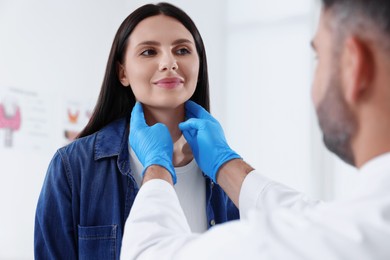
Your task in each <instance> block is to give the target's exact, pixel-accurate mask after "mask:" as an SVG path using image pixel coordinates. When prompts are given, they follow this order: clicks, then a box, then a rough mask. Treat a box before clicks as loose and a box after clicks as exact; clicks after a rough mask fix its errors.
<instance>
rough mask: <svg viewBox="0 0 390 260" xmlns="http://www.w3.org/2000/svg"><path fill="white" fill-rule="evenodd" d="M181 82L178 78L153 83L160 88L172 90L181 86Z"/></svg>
mask: <svg viewBox="0 0 390 260" xmlns="http://www.w3.org/2000/svg"><path fill="white" fill-rule="evenodd" d="M183 82H184V81H183V80H182V79H180V78H164V79H160V80H158V81H156V82H154V84H156V85H157V86H158V87H161V88H166V89H173V88H176V87H178V86H180V85H181V84H183Z"/></svg>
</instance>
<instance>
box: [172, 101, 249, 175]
mask: <svg viewBox="0 0 390 260" xmlns="http://www.w3.org/2000/svg"><path fill="white" fill-rule="evenodd" d="M185 106H186V116H187V118H189V119H188V120H187V121H186V122H183V123H180V124H179V128H180V129H181V131H182V132H183V135H184V137H185V138H186V140H187V142H188V143H189V145H190V146H191V149H192V153H193V155H194V157H195V160H196V162H197V163H198V165H199V167H200V168H201V169H202V171H203V172H204V173H205V174H206V175H207V176H209V177H210V178H211V179H212V180H213V181H214V182H215V183H217V180H216V178H217V176H216V175H217V173H218V170H219V168H220V167H221V166H222V165H223V164H224V163H226V162H228V161H230V160H232V159H236V158H241V157H240V156H239V155H238V154H237V153H236V152H234V151H233V150H232V149H231V148H230V147H229V145H228V144H227V142H226V139H225V135H224V133H223V129H222V127H221V125H220V124H219V122H218V121H217V120H216V119H215V118H214V117H212V116H211V115H210V114H209V113H208V112H207V111H206V110H205V109H204V108H203V107H201V106H199V105H198V104H196V103H195V102H192V101H188V102H186V104H185Z"/></svg>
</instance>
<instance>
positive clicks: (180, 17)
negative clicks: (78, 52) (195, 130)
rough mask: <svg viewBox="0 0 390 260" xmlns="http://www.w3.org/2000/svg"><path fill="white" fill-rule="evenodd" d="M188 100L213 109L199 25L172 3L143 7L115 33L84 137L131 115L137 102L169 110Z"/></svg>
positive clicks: (130, 16) (133, 13)
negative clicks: (210, 102)
mask: <svg viewBox="0 0 390 260" xmlns="http://www.w3.org/2000/svg"><path fill="white" fill-rule="evenodd" d="M189 99H190V100H193V101H194V102H196V103H198V104H199V105H201V106H202V107H204V108H205V109H206V110H209V106H210V105H209V82H208V72H207V60H206V52H205V48H204V44H203V40H202V38H201V36H200V33H199V31H198V29H197V28H196V26H195V24H194V22H193V21H192V20H191V18H190V17H189V16H188V15H187V14H186V13H185V12H184V11H182V10H181V9H179V8H177V7H175V6H173V5H171V4H168V3H159V4H147V5H144V6H141V7H140V8H138V9H136V10H135V11H134V12H132V13H131V14H130V15H129V16H128V17H127V18H126V19H125V20H124V21H123V22H122V24H121V25H120V27H119V29H118V31H117V33H116V35H115V38H114V41H113V44H112V47H111V51H110V54H109V59H108V62H107V66H106V72H105V76H104V80H103V84H102V88H101V91H100V95H99V98H98V102H97V105H96V107H95V110H94V113H93V115H92V117H91V120H90V122H89V124H88V125H89V126H91V127H89V128H90V130H89V131H87V132H85V131H84V132H85V133H82V134H81V136H83V134H87V133H92V132H95V131H96V130H98V129H100V128H101V127H103V126H104V125H106V124H108V123H109V122H111V121H113V120H115V119H118V118H121V117H126V116H128V115H129V111H131V109H132V108H133V106H134V104H135V102H136V100H138V101H140V102H141V103H143V104H144V105H147V106H152V107H154V108H161V109H164V108H176V107H178V106H183V105H184V102H185V101H187V100H189ZM183 108H184V106H183ZM92 126H94V127H92ZM87 128H88V126H87ZM87 128H86V129H87Z"/></svg>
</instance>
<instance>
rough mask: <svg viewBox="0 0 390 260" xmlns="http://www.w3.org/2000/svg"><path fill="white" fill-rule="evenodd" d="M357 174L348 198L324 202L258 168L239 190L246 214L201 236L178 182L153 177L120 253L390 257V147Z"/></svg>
mask: <svg viewBox="0 0 390 260" xmlns="http://www.w3.org/2000/svg"><path fill="white" fill-rule="evenodd" d="M357 178H359V180H358V185H357V187H356V189H355V190H354V192H353V193H352V194H351V196H350V197H349V198H347V199H344V200H340V201H335V202H331V203H323V202H318V201H311V200H309V199H307V198H306V197H305V196H304V195H302V194H300V193H298V192H296V191H294V190H291V189H289V188H287V187H286V186H283V185H281V184H278V183H276V182H273V181H271V180H269V179H267V178H265V177H263V176H262V175H261V174H259V173H258V172H256V171H253V172H251V173H250V174H249V175H248V176H247V177H246V179H245V181H244V183H243V185H242V188H241V193H240V198H239V202H240V213H241V216H242V217H243V218H242V219H241V220H240V221H232V222H228V223H225V224H222V225H218V226H215V227H213V228H212V229H210V231H208V232H205V233H204V234H202V235H198V234H193V233H191V231H190V229H189V227H188V225H187V224H186V220H185V216H184V214H183V211H182V210H181V208H180V204H179V201H178V199H177V196H176V194H175V192H174V190H173V188H172V186H171V185H169V184H168V183H167V182H165V181H163V180H152V181H149V182H147V183H146V184H145V185H144V186H143V187H142V188H141V190H140V193H139V195H138V197H137V198H136V200H135V202H134V205H133V208H132V211H131V212H130V216H129V218H128V220H127V223H126V225H125V233H124V237H123V242H122V253H121V257H122V259H186V260H187V259H213V260H215V259H224V260H226V259H281V260H285V259H289V260H290V259H299V260H302V259H324V260H325V259H326V260H328V259H340V260H341V259H359V260H363V259H370V260H371V259H375V260H381V259H390V242H389V241H390V153H388V154H385V155H382V156H380V157H377V158H375V159H373V160H371V161H370V162H368V163H367V164H366V165H365V166H364V167H363V168H362V169H361V170H360V173H359V174H358V176H357ZM346 188H348V187H346ZM151 208H159V210H155V211H151V210H150V209H151Z"/></svg>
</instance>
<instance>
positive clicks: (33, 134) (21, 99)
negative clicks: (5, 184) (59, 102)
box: [0, 87, 55, 151]
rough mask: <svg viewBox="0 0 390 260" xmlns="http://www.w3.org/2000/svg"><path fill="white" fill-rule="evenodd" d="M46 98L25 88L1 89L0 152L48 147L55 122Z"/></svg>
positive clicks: (51, 107) (51, 142)
mask: <svg viewBox="0 0 390 260" xmlns="http://www.w3.org/2000/svg"><path fill="white" fill-rule="evenodd" d="M49 97H50V95H49V94H48V93H39V92H38V91H33V90H30V89H28V88H20V87H0V149H17V150H23V151H42V150H47V149H49V148H51V147H50V144H53V140H52V139H53V129H55V128H54V127H53V126H54V125H55V122H53V118H52V116H51V113H52V111H53V100H51V99H50V98H49ZM54 104H55V102H54Z"/></svg>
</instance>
